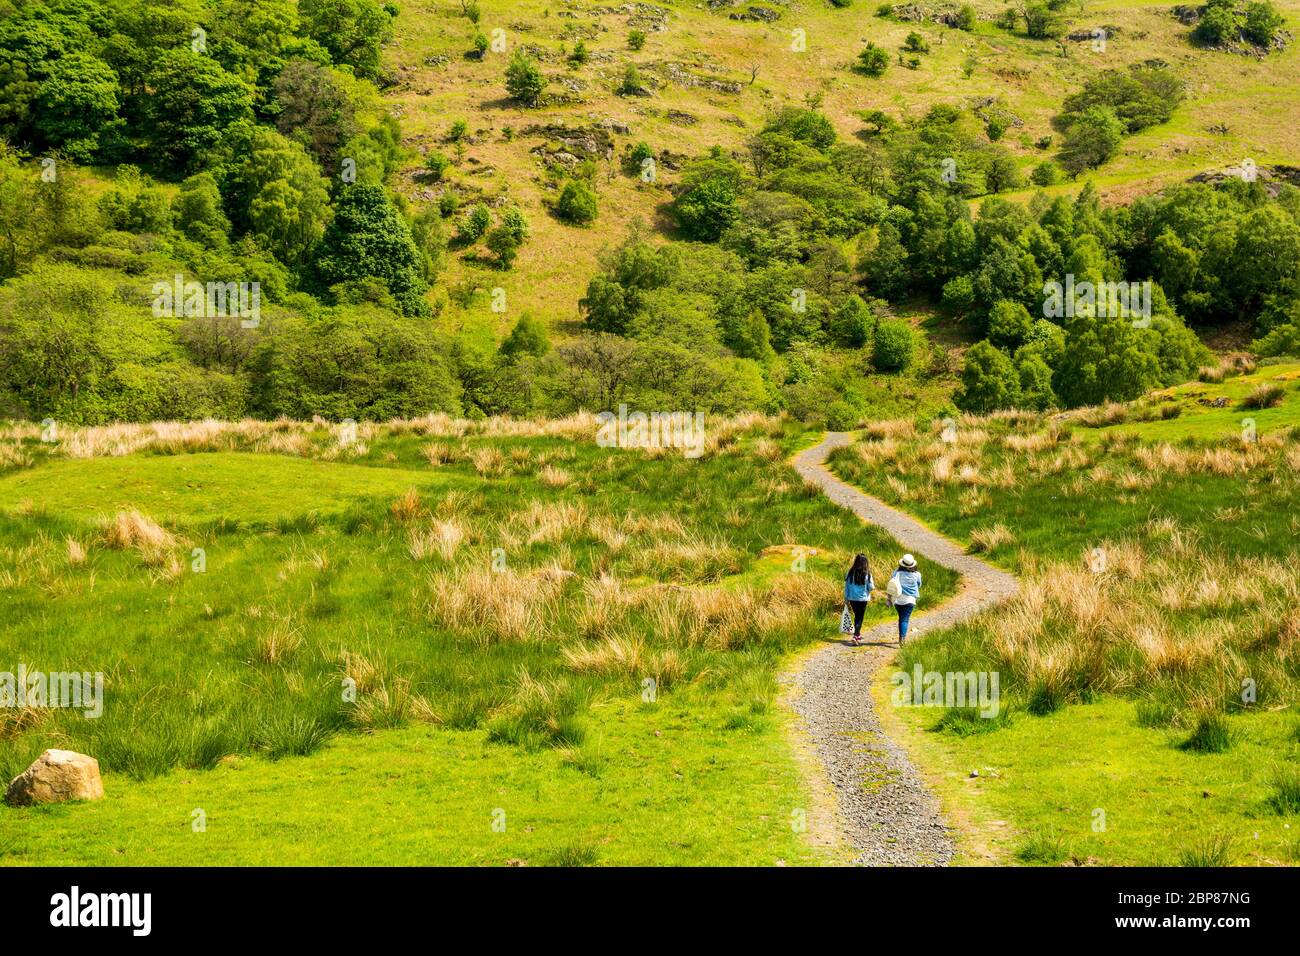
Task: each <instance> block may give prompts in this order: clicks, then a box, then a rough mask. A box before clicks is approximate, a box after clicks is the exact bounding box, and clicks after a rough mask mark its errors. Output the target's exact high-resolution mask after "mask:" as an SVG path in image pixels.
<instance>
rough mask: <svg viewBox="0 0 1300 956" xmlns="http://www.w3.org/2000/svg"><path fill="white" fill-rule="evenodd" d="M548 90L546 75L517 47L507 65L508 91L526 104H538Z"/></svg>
mask: <svg viewBox="0 0 1300 956" xmlns="http://www.w3.org/2000/svg"><path fill="white" fill-rule="evenodd" d="M545 90H546V77H544V76H542V71H541V70H539V69H538V68H537V64H536V63H535V62H534V61H533V58H532V57H530V56H529V55H528V54H527V53H525V52H524V51H523V50H519V49H516V50H515V52H514V53H512V54H511V55H510V62H509V64H507V66H506V92H507V93H509V94H510V95H511V96H512V97H514V98H515V99H516V100H518V101H519V102H520V103H522V104H524V106H536V105H537V104H538V103H540V102H541V99H542V93H543V92H545Z"/></svg>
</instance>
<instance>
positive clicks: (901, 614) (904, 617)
mask: <svg viewBox="0 0 1300 956" xmlns="http://www.w3.org/2000/svg"><path fill="white" fill-rule="evenodd" d="M894 610H895V611H897V612H898V643H900V644H902V643H903V638H905V637H907V622H908V621H909V620H911V618H912V612H913V611H914V610H916V605H915V604H895V605H894Z"/></svg>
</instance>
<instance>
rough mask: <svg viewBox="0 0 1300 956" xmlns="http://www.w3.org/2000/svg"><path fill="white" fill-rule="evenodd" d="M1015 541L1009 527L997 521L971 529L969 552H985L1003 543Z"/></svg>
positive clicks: (993, 549)
mask: <svg viewBox="0 0 1300 956" xmlns="http://www.w3.org/2000/svg"><path fill="white" fill-rule="evenodd" d="M1015 541H1016V536H1015V535H1014V534H1012V533H1011V529H1010V528H1008V527H1007V526H1006V525H1004V524H1002V523H1001V522H998V523H997V524H992V525H989V526H988V527H986V528H975V529H974V530H972V531H971V533H970V552H971V553H972V554H987V553H989V552H990V551H996V550H997V549H998V548H1000V547H1002V546H1003V545H1004V544H1015Z"/></svg>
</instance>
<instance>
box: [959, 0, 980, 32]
mask: <svg viewBox="0 0 1300 956" xmlns="http://www.w3.org/2000/svg"><path fill="white" fill-rule="evenodd" d="M978 22H979V17H978V16H977V15H976V13H975V8H974V7H972V6H971V5H970V4H969V3H965V4H962V7H961V9H960V10H958V11H957V29H958V30H965V31H966V32H967V33H969V32H971V31H972V30H974V29H975V26H976V24H977V23H978Z"/></svg>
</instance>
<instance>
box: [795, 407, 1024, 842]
mask: <svg viewBox="0 0 1300 956" xmlns="http://www.w3.org/2000/svg"><path fill="white" fill-rule="evenodd" d="M849 441H850V438H849V436H848V435H846V434H844V433H842V432H830V433H828V434H827V436H826V438H825V439H823V441H822V442H821V444H819V445H816V446H815V447H813V448H809V449H807V450H806V451H803V452H800V453H799V454H798V455H797V456H795V459H794V467H795V470H796V471H798V472H799V474H800V475H802V476H803V477H804V478H806V479H808V480H809V481H811V482H813V483H814V484H816V485H818V486H819V487H820V488H821V489H822V491H824V492H825V493H826V496H827V497H828V498H830V500H831V501H833V502H835V503H836V504H838V505H841V506H842V507H845V508H848V509H849V510H850V511H852V512H853V513H854V514H856V515H857V516H858V517H859V518H861V519H862V520H863V521H866V522H868V523H870V524H874V525H877V526H878V527H880V528H883V529H884V530H885V531H888V532H889V533H890V534H891V535H893V536H894V538H896V539H897V540H898V542H899V545H900V547H901V549H902V550H903V551H910V552H913V553H915V554H917V555H918V556H919V557H921V558H923V559H924V560H926V561H933V562H935V563H937V564H942V565H944V566H945V567H948V568H951V569H953V570H954V571H957V572H958V573H959V574H961V576H962V583H961V585H960V588H959V590H958V592H957V594H956V595H955V596H954V597H953V598H952V599H951V600H950V601H948V602H947V603H945V604H943V605H941V606H940V607H938V608H935V609H933V610H931V609H930V608H927V607H926V606H925V604H924V603H922V604H921V606H920V608H919V609H918V610H917V612H916V615H915V616H914V617H913V618H912V624H911V629H910V631H909V635H908V636H909V637H911V636H913V635H918V634H920V633H922V632H926V631H930V630H934V629H940V628H945V627H950V626H952V625H953V624H956V623H957V622H958V621H960V620H962V619H963V618H966V617H969V616H971V615H972V614H975V613H977V612H978V611H981V610H983V609H984V608H986V607H989V606H990V605H992V604H995V603H997V602H999V601H1002V600H1005V599H1006V598H1008V597H1010V596H1011V595H1012V594H1014V593H1015V591H1016V579H1015V578H1014V577H1013V576H1012V575H1010V574H1008V573H1007V572H1005V571H1002V570H999V569H998V568H995V567H993V566H992V565H990V564H987V563H985V562H984V561H982V560H980V559H979V558H978V557H976V556H974V555H970V554H967V553H966V552H965V551H964V550H962V548H961V547H960V546H959V545H957V544H955V543H954V542H952V541H950V540H948V539H947V538H945V537H943V536H942V535H939V534H936V533H935V532H934V531H931V530H930V529H929V528H927V527H925V526H924V525H922V524H921V523H920V522H918V521H917V520H916V519H914V518H911V517H909V516H908V515H906V514H904V513H903V512H901V511H897V510H895V509H893V508H891V507H889V506H888V505H886V504H884V503H883V502H881V501H877V500H876V499H875V498H872V497H870V496H868V495H865V494H863V493H862V492H861V491H858V490H857V489H856V488H854V487H852V486H851V485H847V484H845V483H844V482H842V481H840V480H839V479H838V478H836V477H835V476H834V475H832V474H831V473H830V472H829V471H828V470H827V469H826V467H825V465H824V462H825V461H826V456H827V455H829V454H830V452H831V450H832V449H834V448H838V447H840V446H842V445H847V444H848V443H849ZM862 639H863V641H864V642H865V646H863V647H854V646H852V645H851V644H848V643H847V642H844V643H840V642H836V643H832V644H827V645H826V646H825V647H823V648H822V649H821V650H819V651H816V652H815V653H814V654H813V655H812V656H811V657H810V658H808V660H807V662H806V663H805V664H804V666H803V667H802V668H801V669H800V670H798V671H795V672H792V673H790V674H787V675H785V676H784V678H783V679H784V680H786V681H787V682H790V683H792V684H793V685H794V691H795V692H794V694H793V695H792V696H793V707H794V710H795V713H796V714H798V715H799V717H800V718H801V721H800V722H801V724H802V728H801V730H802V732H803V734H805V735H806V737H807V738H808V739H809V741H810V742H811V743H812V745H813V747H814V748H815V750H816V753H817V756H818V757H819V758H820V760H821V763H822V766H823V767H824V768H825V771H826V776H827V778H828V780H829V782H830V784H831V785H832V786H833V787H834V789H835V793H836V796H837V799H838V803H839V824H840V829H841V830H842V831H843V833H844V836H845V838H846V839H847V840H848V842H849V843H850V845H851V846H852V847H853V849H854V854H855V855H854V859H853V862H854V863H856V864H859V865H865V866H933V865H942V864H945V863H947V862H948V861H949V860H951V859H952V853H953V844H952V838H951V836H950V835H949V833H948V830H947V827H946V826H945V825H944V823H943V820H942V818H941V816H940V814H939V807H938V802H937V801H936V800H935V798H934V795H933V794H932V793H930V791H929V790H928V789H927V788H926V786H925V783H924V782H923V781H922V779H921V776H920V774H919V773H917V771H916V768H915V767H913V766H912V763H911V761H909V760H908V759H907V754H906V752H905V751H904V750H903V748H902V747H900V746H899V745H898V744H896V743H895V742H894V741H892V740H890V739H889V737H888V736H887V735H886V734H885V732H884V730H883V729H882V727H881V724H880V719H879V717H878V715H877V714H876V711H875V707H874V706H873V702H872V698H871V684H872V679H873V674H874V673H875V671H876V669H877V668H878V667H880V666H882V665H883V664H886V663H888V662H889V661H890V660H891V659H892V658H893V656H894V653H895V650H896V647H897V643H896V642H897V639H898V628H897V625H896V623H895V622H894V621H892V620H891V621H888V622H886V623H884V624H881V625H878V626H876V627H875V628H873V629H871V630H870V631H867V632H865V633H864V634H863V635H862Z"/></svg>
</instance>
